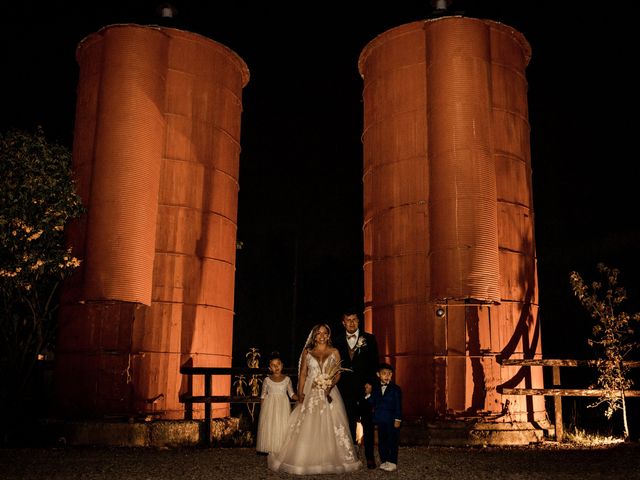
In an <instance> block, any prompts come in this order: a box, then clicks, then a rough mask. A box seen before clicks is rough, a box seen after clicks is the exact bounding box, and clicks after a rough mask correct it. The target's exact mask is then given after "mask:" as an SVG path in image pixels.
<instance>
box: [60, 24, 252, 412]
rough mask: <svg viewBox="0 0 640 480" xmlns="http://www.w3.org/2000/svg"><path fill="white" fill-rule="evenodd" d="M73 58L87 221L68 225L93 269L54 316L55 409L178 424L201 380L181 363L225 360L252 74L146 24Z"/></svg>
mask: <svg viewBox="0 0 640 480" xmlns="http://www.w3.org/2000/svg"><path fill="white" fill-rule="evenodd" d="M77 59H78V63H79V65H80V80H79V87H78V104H77V111H76V130H75V140H74V166H75V170H76V174H77V176H78V182H79V189H80V193H81V195H82V198H83V200H84V202H85V205H87V206H88V214H87V215H86V218H84V219H81V221H80V222H78V223H77V224H76V225H74V226H73V228H71V229H70V230H69V239H70V241H71V242H72V243H73V244H74V245H79V246H80V247H81V250H82V251H83V254H84V259H85V261H84V263H83V265H82V266H81V268H80V270H79V272H77V275H74V277H73V278H72V279H71V280H70V281H69V282H68V283H67V284H65V291H64V295H63V304H62V308H61V312H60V315H59V320H60V334H59V345H58V351H57V360H58V365H57V371H56V373H57V382H56V386H57V391H58V393H57V400H58V405H59V407H61V409H62V410H63V411H73V412H74V413H75V414H79V415H83V416H96V415H101V414H105V413H111V414H113V413H130V414H131V413H149V412H155V413H157V414H159V415H160V416H162V417H163V418H181V417H182V416H183V415H184V407H183V405H182V404H181V403H180V402H179V394H180V393H182V392H185V391H186V389H187V388H194V389H196V391H198V390H197V389H198V388H201V385H199V384H198V379H195V380H194V383H195V384H194V385H186V383H185V382H184V379H183V378H182V376H181V375H180V373H179V368H180V365H182V364H185V363H189V364H191V365H194V366H198V365H206V366H230V365H231V348H232V332H233V293H234V270H235V245H236V219H237V196H238V173H239V155H240V116H241V111H242V100H241V98H242V88H243V87H244V86H245V85H246V83H247V81H248V75H249V73H248V69H247V67H246V65H245V64H244V62H243V61H242V60H241V59H240V58H239V57H238V56H237V55H236V54H235V53H233V52H232V51H231V50H229V49H228V48H226V47H224V46H223V45H221V44H219V43H217V42H214V41H212V40H210V39H208V38H205V37H202V36H200V35H197V34H193V33H189V32H185V31H181V30H176V29H170V28H163V27H144V26H139V25H114V26H109V27H105V28H103V29H102V30H100V31H99V32H97V33H95V34H93V35H91V36H89V37H87V38H86V39H85V40H84V41H83V42H81V43H80V45H79V47H78V51H77ZM141 65H142V67H141ZM143 67H144V68H145V69H143ZM141 70H142V71H141ZM140 71H141V72H140ZM137 72H140V73H137ZM149 85H151V86H152V87H153V89H152V90H151V93H153V95H151V94H150V93H149V92H148V90H149V88H151V87H149ZM114 166H115V167H117V168H114ZM138 172H140V173H138ZM96 188H99V190H98V191H97V193H96ZM131 219H133V220H134V223H136V225H135V227H132V226H131V223H132V220H131ZM140 223H141V224H142V225H141V224H140ZM138 232H139V233H138ZM131 244H133V247H131V246H130V245H131ZM114 251H115V252H116V254H113V252H114ZM148 251H150V252H151V257H150V259H149V258H148ZM137 264H142V267H136V265H137ZM127 265H128V266H129V269H128V270H127V269H126V268H121V267H126V266H127ZM121 272H124V273H122V274H121ZM72 372H75V373H74V374H75V377H76V378H72V377H73V375H72ZM78 377H80V380H81V381H78V380H79V379H78ZM220 380H222V381H220ZM214 391H215V393H217V394H226V393H228V391H229V379H228V378H227V379H218V382H215V383H214ZM227 410H228V408H226V407H224V406H220V409H219V411H218V412H216V413H217V414H225V413H227Z"/></svg>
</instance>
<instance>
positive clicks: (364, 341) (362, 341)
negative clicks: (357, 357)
mask: <svg viewBox="0 0 640 480" xmlns="http://www.w3.org/2000/svg"><path fill="white" fill-rule="evenodd" d="M366 346H367V339H366V338H364V337H360V338H358V341H357V342H356V344H355V345H354V346H353V349H354V350H360V349H361V348H362V347H366Z"/></svg>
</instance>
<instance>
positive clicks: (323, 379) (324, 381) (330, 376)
mask: <svg viewBox="0 0 640 480" xmlns="http://www.w3.org/2000/svg"><path fill="white" fill-rule="evenodd" d="M341 363H342V362H340V363H336V364H334V365H331V366H330V367H329V368H328V369H327V371H326V372H322V373H319V374H318V375H317V376H316V378H314V379H313V386H314V387H315V388H319V389H320V390H324V391H325V392H329V390H331V388H332V387H333V385H334V380H335V378H336V376H337V375H338V374H339V373H340V372H352V371H353V370H351V369H350V368H344V367H341V366H340V365H341ZM327 401H328V402H329V403H331V395H329V394H328V393H327Z"/></svg>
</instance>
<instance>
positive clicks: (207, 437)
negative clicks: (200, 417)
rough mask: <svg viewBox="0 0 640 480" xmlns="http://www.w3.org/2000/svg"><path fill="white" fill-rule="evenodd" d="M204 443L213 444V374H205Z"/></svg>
mask: <svg viewBox="0 0 640 480" xmlns="http://www.w3.org/2000/svg"><path fill="white" fill-rule="evenodd" d="M204 396H205V401H204V444H205V445H207V446H208V445H211V375H210V374H207V375H205V376H204Z"/></svg>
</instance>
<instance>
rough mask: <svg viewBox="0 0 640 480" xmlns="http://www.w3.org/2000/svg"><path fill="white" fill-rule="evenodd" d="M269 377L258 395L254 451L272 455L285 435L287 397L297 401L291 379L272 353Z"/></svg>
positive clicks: (289, 410)
mask: <svg viewBox="0 0 640 480" xmlns="http://www.w3.org/2000/svg"><path fill="white" fill-rule="evenodd" d="M269 371H271V375H269V376H268V377H266V378H265V379H264V382H263V383H262V392H261V394H260V418H259V421H258V438H257V441H256V450H257V451H258V452H259V453H274V452H277V451H278V450H280V446H281V445H282V443H283V442H284V440H285V437H286V435H287V422H288V421H289V414H290V413H291V403H290V402H289V397H291V398H292V399H293V400H297V398H298V396H297V395H296V394H295V393H294V392H293V386H292V384H291V379H290V378H289V377H288V376H286V375H283V374H282V359H281V358H280V354H278V353H277V352H274V353H273V354H271V358H270V359H269Z"/></svg>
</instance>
